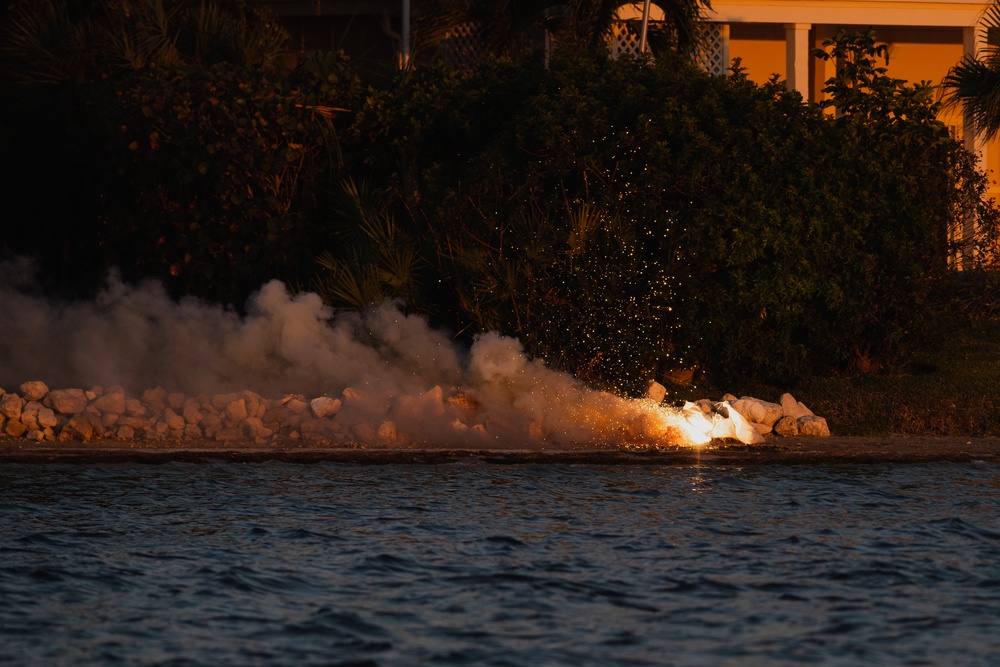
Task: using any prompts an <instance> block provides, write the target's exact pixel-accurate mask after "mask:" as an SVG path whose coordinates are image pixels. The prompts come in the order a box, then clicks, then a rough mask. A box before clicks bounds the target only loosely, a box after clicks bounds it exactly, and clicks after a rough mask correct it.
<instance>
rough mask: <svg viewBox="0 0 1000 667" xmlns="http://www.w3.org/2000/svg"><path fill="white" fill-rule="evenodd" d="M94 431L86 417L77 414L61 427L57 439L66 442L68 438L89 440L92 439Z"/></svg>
mask: <svg viewBox="0 0 1000 667" xmlns="http://www.w3.org/2000/svg"><path fill="white" fill-rule="evenodd" d="M95 435H96V433H95V432H94V425H93V424H92V423H91V421H90V420H89V419H87V418H86V417H83V416H80V415H77V416H75V417H71V418H70V420H69V421H68V422H66V425H65V426H63V427H62V430H61V431H59V440H60V441H61V442H66V441H68V440H82V441H83V442H90V441H91V440H93V439H94V436H95Z"/></svg>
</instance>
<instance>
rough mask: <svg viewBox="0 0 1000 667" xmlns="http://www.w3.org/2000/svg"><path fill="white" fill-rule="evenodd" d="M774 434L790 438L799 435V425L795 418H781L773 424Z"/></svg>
mask: <svg viewBox="0 0 1000 667" xmlns="http://www.w3.org/2000/svg"><path fill="white" fill-rule="evenodd" d="M774 432H775V433H777V434H778V435H783V436H785V437H790V436H794V435H798V434H799V424H798V422H797V420H796V419H795V417H782V418H781V419H779V420H778V421H776V422H775V423H774Z"/></svg>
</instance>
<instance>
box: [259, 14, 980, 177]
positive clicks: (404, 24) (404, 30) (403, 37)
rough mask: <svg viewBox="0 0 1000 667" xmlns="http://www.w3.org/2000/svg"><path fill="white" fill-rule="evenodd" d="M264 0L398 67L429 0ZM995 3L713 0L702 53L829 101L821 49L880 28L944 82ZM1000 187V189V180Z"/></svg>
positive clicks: (368, 58)
mask: <svg viewBox="0 0 1000 667" xmlns="http://www.w3.org/2000/svg"><path fill="white" fill-rule="evenodd" d="M256 1H258V2H262V3H264V4H267V5H268V6H269V7H271V9H273V10H274V11H275V13H276V14H277V15H278V16H280V17H281V18H282V21H283V22H284V24H285V25H286V27H288V29H289V30H290V32H291V33H292V37H293V40H294V42H295V45H296V46H298V47H300V48H319V49H340V48H342V49H344V50H345V51H346V52H348V53H349V54H351V56H352V58H355V59H356V60H357V61H360V62H361V63H362V64H364V63H369V64H371V65H372V66H375V67H398V66H400V65H401V64H403V63H405V62H406V60H407V58H408V53H409V51H408V44H409V17H410V13H411V10H412V8H413V7H412V5H416V4H419V3H420V1H421V0H256ZM643 4H644V3H643V0H636V1H634V2H623V10H622V11H620V14H621V15H623V16H624V15H625V14H628V15H630V16H631V17H632V18H635V16H636V13H637V12H640V11H642V8H643ZM988 4H989V3H988V2H984V1H982V0H980V1H978V2H973V1H970V0H711V5H712V8H711V10H710V11H708V12H707V15H706V17H705V18H706V19H707V24H706V25H705V32H706V38H707V39H706V49H704V50H703V51H702V52H701V53H700V54H699V55H698V63H699V64H700V65H701V66H702V67H703V68H705V69H706V70H708V71H711V72H713V73H716V74H720V75H724V74H725V73H726V72H727V71H728V68H729V65H730V63H731V62H732V59H733V58H740V59H741V64H742V66H743V67H744V68H745V69H746V73H747V75H748V76H749V77H750V79H751V80H754V81H757V82H764V81H766V80H767V79H769V78H770V77H771V76H772V75H777V76H778V77H779V78H781V79H783V80H785V82H786V84H787V85H788V86H789V88H793V89H795V90H798V91H799V92H801V93H802V96H803V97H804V98H805V99H807V100H810V101H819V100H821V99H822V95H823V93H822V92H821V91H822V89H823V87H824V83H825V81H826V80H827V79H828V78H830V77H831V76H832V75H833V68H834V67H835V63H833V62H830V61H822V60H820V59H818V58H816V57H814V56H813V55H812V50H813V49H814V48H817V47H820V46H821V45H822V43H823V41H824V40H826V39H827V38H830V37H833V36H835V35H836V34H837V32H838V31H840V30H841V29H845V30H848V31H859V30H867V29H868V28H873V29H874V30H875V35H876V38H877V39H878V40H879V41H880V42H885V43H887V44H888V45H889V64H888V70H889V74H890V75H891V76H894V77H897V78H900V79H905V80H907V81H909V82H912V83H916V82H919V81H929V82H930V83H932V84H934V85H938V84H939V83H940V82H941V80H942V79H943V78H944V77H945V75H947V73H948V71H949V69H950V68H951V67H952V66H954V65H955V64H956V63H958V62H959V61H960V60H961V59H962V58H963V57H964V56H965V55H967V54H974V53H977V52H980V51H981V50H982V49H983V47H984V46H985V44H984V43H983V34H982V31H981V30H980V29H979V22H980V20H981V18H982V15H983V12H984V10H985V9H986V7H987V5H988ZM625 5H632V7H630V8H629V9H625V8H624V6H625ZM651 6H652V14H653V15H654V16H655V15H656V14H657V13H659V15H660V16H662V11H658V8H657V7H656V5H655V4H652V5H651ZM633 37H634V36H633ZM633 41H635V40H634V39H633ZM632 46H633V47H634V46H635V44H632ZM612 47H613V48H614V44H612ZM942 120H944V122H945V123H946V124H947V125H948V126H949V128H950V130H951V131H952V133H953V135H954V136H955V137H956V138H959V139H961V140H962V141H963V142H964V143H965V145H966V147H967V148H968V149H969V150H970V151H972V152H974V153H975V154H976V155H977V156H978V158H979V160H980V164H981V165H982V166H983V167H984V168H986V169H987V170H993V169H997V168H998V167H1000V142H990V143H989V144H987V143H985V142H983V141H982V139H981V138H980V137H977V136H976V135H975V133H974V132H972V131H971V126H970V125H969V124H968V123H967V122H966V119H964V118H963V117H962V114H961V112H960V111H957V110H951V111H948V112H945V114H944V115H943V116H942ZM994 191H995V194H998V195H1000V188H997V186H996V185H994Z"/></svg>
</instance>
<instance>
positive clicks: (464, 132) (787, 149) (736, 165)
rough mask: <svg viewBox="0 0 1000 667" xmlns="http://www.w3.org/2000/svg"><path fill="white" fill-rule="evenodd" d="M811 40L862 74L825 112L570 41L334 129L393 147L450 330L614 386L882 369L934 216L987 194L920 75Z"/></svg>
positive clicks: (918, 276) (938, 250) (899, 346)
mask: <svg viewBox="0 0 1000 667" xmlns="http://www.w3.org/2000/svg"><path fill="white" fill-rule="evenodd" d="M829 46H830V47H832V48H833V50H832V54H833V57H837V58H841V59H849V60H850V62H852V63H854V69H853V70H852V71H853V74H852V76H854V77H855V83H857V81H860V80H861V79H864V81H863V82H862V83H863V85H848V83H850V82H846V83H845V81H844V80H843V79H841V80H839V82H831V84H830V85H831V88H830V92H831V94H832V96H833V104H834V105H835V106H838V108H839V112H838V113H837V114H835V115H830V114H827V113H824V110H823V109H821V108H820V107H818V106H816V105H807V104H803V103H802V100H801V97H800V96H799V95H798V94H797V93H794V92H788V91H787V90H786V89H785V86H784V84H783V83H782V82H780V81H776V80H775V81H771V82H769V83H767V84H765V85H762V86H758V85H756V84H754V83H752V82H750V81H749V80H747V79H746V77H745V76H743V75H742V73H741V71H740V69H739V67H738V64H737V66H736V67H735V68H734V72H733V76H732V77H730V78H729V79H721V78H716V77H710V76H708V75H706V74H704V73H702V72H700V71H697V70H696V69H695V68H693V67H692V66H690V64H688V63H686V62H683V61H680V60H677V61H671V60H670V59H669V57H662V58H661V59H660V60H658V61H657V62H656V63H650V62H645V61H637V60H629V59H621V60H610V59H608V58H607V57H606V56H604V55H602V54H591V55H582V54H579V53H574V54H570V55H569V56H567V54H562V57H560V56H558V55H557V56H556V57H554V58H553V59H552V61H551V65H550V67H549V68H548V69H543V68H542V67H541V66H534V65H532V64H530V63H527V64H526V63H520V64H511V63H499V62H494V63H487V64H484V65H483V66H482V67H481V68H480V69H479V70H478V71H477V72H476V73H474V74H473V75H472V76H471V77H469V78H467V79H465V80H462V81H458V80H457V79H456V76H455V75H454V74H451V73H445V72H441V71H436V70H427V71H422V72H416V73H409V74H407V75H406V76H407V77H408V78H407V82H406V84H405V85H400V86H399V87H397V88H395V89H393V90H392V92H391V93H388V94H389V95H390V97H391V96H392V95H398V96H399V100H400V101H399V103H396V102H394V103H392V104H388V103H386V102H385V101H382V102H380V103H379V108H380V109H388V108H392V109H403V110H407V109H408V110H409V111H400V112H399V115H398V116H395V117H393V116H392V114H385V113H383V114H381V115H379V116H378V122H377V123H376V124H375V127H377V129H375V128H374V127H371V126H370V127H368V128H367V129H366V128H365V123H368V122H371V121H372V120H373V118H374V116H370V115H368V116H366V115H365V114H361V115H359V125H356V126H355V128H354V131H355V132H356V133H357V134H358V136H362V135H365V134H367V135H369V136H376V135H377V136H379V137H380V140H381V141H384V142H386V144H385V145H391V146H392V150H393V154H394V156H395V157H394V162H395V164H396V165H397V169H398V171H396V172H395V173H396V174H397V178H396V180H394V181H393V180H391V179H385V180H384V181H383V182H384V183H390V189H392V188H400V184H401V183H404V182H405V183H406V186H405V187H403V188H402V189H400V190H398V194H399V196H400V201H405V202H406V206H405V207H403V206H401V207H400V209H399V212H400V214H401V216H409V217H408V219H409V220H410V222H411V224H412V225H413V227H414V230H415V231H416V232H421V233H423V232H426V233H427V234H428V235H429V236H431V237H432V238H433V239H434V243H435V247H436V249H437V251H438V267H439V270H440V279H441V280H442V281H443V284H447V285H450V287H451V289H452V290H453V294H454V301H453V302H452V303H451V308H452V310H451V311H450V319H451V322H452V323H453V325H455V326H457V327H458V328H463V327H469V325H474V326H473V327H472V330H475V329H479V330H482V329H489V328H495V329H499V330H501V331H503V332H505V333H508V334H512V335H518V336H520V337H521V338H522V339H523V340H524V342H525V344H526V346H527V348H528V350H529V351H531V352H532V353H534V354H537V355H540V356H543V357H545V358H547V359H548V360H549V361H551V362H553V363H556V364H557V365H559V366H561V367H563V368H566V369H568V370H571V371H573V372H575V373H577V374H578V375H579V376H581V377H584V378H586V379H588V380H590V381H593V382H595V383H597V384H601V385H604V386H610V387H614V388H617V389H621V390H626V391H630V392H638V391H641V390H642V389H643V388H644V386H645V381H646V380H647V379H649V378H662V376H663V375H665V374H666V373H668V372H669V371H671V370H675V369H677V368H679V367H685V366H691V365H693V364H696V363H697V364H699V365H701V366H702V367H703V368H706V369H708V370H709V372H711V373H713V374H714V375H716V376H717V377H718V376H724V375H727V374H728V375H733V374H746V375H753V376H756V377H758V378H759V379H761V380H764V381H775V382H781V383H784V384H793V383H795V382H796V381H798V380H801V379H803V378H806V377H809V376H812V375H814V374H824V373H830V372H837V371H842V370H848V369H860V370H877V369H879V368H893V367H899V366H901V365H903V364H905V363H906V362H907V360H908V359H910V358H911V357H912V355H913V354H914V353H915V352H916V351H917V350H919V349H920V348H921V346H923V345H927V344H929V343H930V342H931V341H933V337H934V334H935V327H934V314H933V312H932V311H933V305H934V302H933V301H932V295H933V293H934V287H935V285H936V284H937V283H938V282H939V281H940V279H941V278H942V277H943V276H944V274H945V272H946V269H947V260H948V254H949V251H950V250H952V249H951V248H949V245H948V231H949V229H950V227H951V226H952V225H954V224H955V223H956V221H957V220H958V219H959V217H960V216H961V215H962V214H963V213H964V211H966V210H968V206H969V205H970V203H971V204H974V205H975V206H978V207H979V209H980V213H981V214H982V217H981V221H983V222H984V225H985V227H986V228H989V227H991V226H993V227H995V219H996V218H995V215H996V211H995V208H993V207H992V205H990V204H988V203H986V202H984V201H983V196H982V195H983V190H982V187H981V186H982V184H983V182H984V181H983V176H982V174H977V173H976V172H975V170H974V167H973V162H972V160H971V157H970V156H969V155H968V153H966V152H965V151H964V150H963V149H962V148H961V146H960V145H959V144H957V143H956V142H954V141H952V140H950V139H949V138H948V137H947V134H946V132H945V131H944V126H943V125H942V124H941V123H940V122H938V121H937V120H936V119H935V112H936V105H935V104H934V103H933V101H932V100H931V98H930V96H929V95H928V94H927V93H928V91H927V89H926V88H924V87H921V86H909V85H907V84H905V82H901V81H898V80H895V79H889V78H888V77H886V76H885V72H884V70H883V69H882V68H878V67H876V66H875V56H877V55H878V52H879V51H878V48H877V46H876V45H875V43H874V41H873V36H871V35H869V34H862V35H856V36H849V35H842V36H841V37H840V38H839V39H838V40H837V41H836V42H834V43H831V44H830V45H829ZM428 90H439V91H446V94H444V95H442V96H440V97H439V98H438V102H437V103H436V104H424V103H421V104H420V105H419V108H421V109H423V110H424V111H425V113H424V114H422V115H421V116H419V121H415V120H414V114H413V113H412V112H413V110H414V109H415V108H416V107H415V106H413V104H412V103H413V102H414V101H416V100H418V99H423V98H426V91H428ZM411 93H412V97H411V96H410V94H411ZM848 93H849V95H848ZM421 96H422V97H421ZM407 100H410V102H411V104H410V106H407ZM443 100H444V101H443ZM366 113H367V111H366ZM418 122H419V124H417V123H418ZM378 155H380V156H383V157H384V155H385V153H378ZM369 162H370V164H374V162H373V161H371V160H370V161H369ZM382 165H383V167H386V168H389V169H390V171H391V167H389V166H388V165H387V163H382ZM415 165H416V166H415ZM991 216H992V217H991ZM400 219H402V218H400ZM438 305H439V306H440V305H441V304H440V303H439V304H438ZM446 311H447V308H445V309H444V310H443V311H442V315H443V316H445V317H449V315H448V312H446Z"/></svg>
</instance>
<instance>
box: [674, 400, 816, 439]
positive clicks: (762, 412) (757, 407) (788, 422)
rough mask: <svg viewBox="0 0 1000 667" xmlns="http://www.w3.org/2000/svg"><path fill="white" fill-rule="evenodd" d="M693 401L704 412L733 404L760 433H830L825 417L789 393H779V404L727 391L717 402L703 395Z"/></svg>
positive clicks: (707, 412) (717, 412) (725, 408)
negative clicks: (735, 394)
mask: <svg viewBox="0 0 1000 667" xmlns="http://www.w3.org/2000/svg"><path fill="white" fill-rule="evenodd" d="M694 405H696V406H698V408H699V409H700V410H701V411H702V412H704V413H705V414H706V415H714V414H719V413H720V411H724V410H728V409H729V408H732V409H733V410H735V411H736V412H738V413H739V414H740V416H741V417H743V418H744V419H745V420H746V421H748V422H749V423H750V426H752V427H753V428H754V429H755V430H756V431H757V432H758V433H760V434H761V435H762V436H764V435H769V434H772V433H773V434H776V435H780V436H786V437H788V436H797V435H811V436H829V435H830V428H829V426H828V425H827V423H826V419H824V418H823V417H819V416H817V415H815V414H813V412H812V410H810V409H809V408H807V407H806V406H805V405H803V404H802V402H801V401H797V400H795V397H794V396H792V395H791V394H782V396H781V403H780V404H779V403H769V402H768V401H762V400H761V399H759V398H753V397H752V396H743V397H742V398H736V397H735V396H733V395H732V394H726V395H725V396H723V397H722V401H720V402H715V401H711V400H709V399H707V398H703V399H701V400H699V401H694ZM722 416H723V417H728V416H729V415H722Z"/></svg>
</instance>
